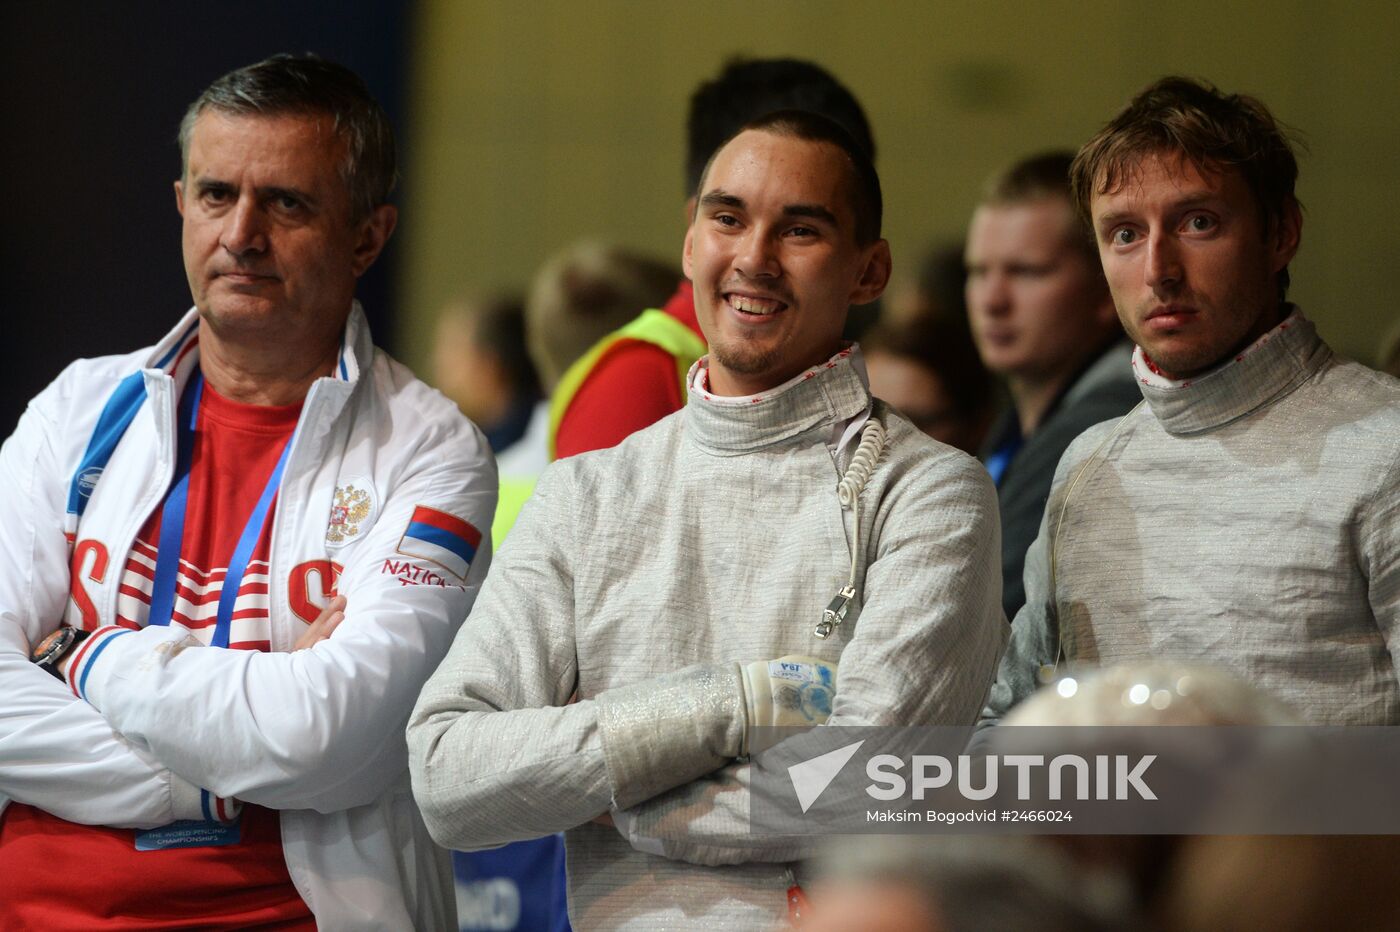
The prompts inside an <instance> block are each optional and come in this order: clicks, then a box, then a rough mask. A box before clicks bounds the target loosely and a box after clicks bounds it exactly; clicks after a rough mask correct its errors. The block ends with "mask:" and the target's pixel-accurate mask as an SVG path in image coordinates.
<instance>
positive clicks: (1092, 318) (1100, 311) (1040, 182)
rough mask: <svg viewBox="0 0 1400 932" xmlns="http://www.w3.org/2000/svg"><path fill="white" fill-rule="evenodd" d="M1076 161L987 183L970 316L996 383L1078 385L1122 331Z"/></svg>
mask: <svg viewBox="0 0 1400 932" xmlns="http://www.w3.org/2000/svg"><path fill="white" fill-rule="evenodd" d="M1072 159H1073V156H1071V155H1070V154H1069V153H1068V152H1051V153H1046V154H1043V155H1038V156H1035V157H1033V158H1029V159H1025V160H1023V161H1021V162H1018V163H1016V164H1015V165H1013V166H1012V167H1011V168H1009V169H1007V170H1006V171H1004V172H1002V173H1001V174H999V175H996V176H995V177H993V178H992V179H991V181H990V182H989V183H988V186H987V190H986V193H985V196H984V198H983V201H982V203H981V204H980V205H979V206H978V207H977V209H976V211H975V212H974V213H973V215H972V223H971V225H970V227H969V230H968V236H967V245H966V252H965V261H966V265H967V286H966V288H967V292H966V293H967V312H968V320H969V322H970V324H971V327H972V335H973V339H974V340H975V341H976V343H977V351H978V353H979V354H981V357H982V361H983V362H984V363H985V364H986V366H987V368H989V369H991V370H992V371H993V372H995V373H997V374H998V375H1003V376H1006V377H1008V378H1010V379H1019V380H1022V381H1025V382H1030V383H1037V384H1048V383H1053V382H1059V381H1062V380H1063V379H1065V378H1067V377H1069V376H1071V375H1073V374H1074V373H1075V372H1076V371H1078V370H1079V369H1080V368H1081V367H1082V366H1083V365H1084V363H1085V362H1086V360H1088V359H1089V358H1091V357H1092V356H1093V355H1096V354H1097V353H1098V352H1100V351H1101V350H1102V349H1103V346H1104V344H1105V342H1106V341H1108V340H1109V339H1110V338H1111V337H1112V336H1113V335H1114V334H1115V333H1117V332H1119V331H1118V321H1117V318H1116V315H1115V313H1114V309H1113V302H1112V300H1111V298H1110V297H1109V293H1108V287H1107V285H1106V283H1105V282H1104V278H1103V273H1102V271H1101V269H1100V268H1099V259H1098V254H1097V252H1096V250H1095V249H1094V245H1093V241H1092V240H1091V239H1090V237H1089V235H1088V232H1087V231H1086V230H1085V229H1084V227H1083V226H1082V225H1081V224H1080V222H1079V220H1078V218H1077V216H1076V215H1075V212H1074V208H1073V206H1072V204H1071V201H1070V192H1069V166H1070V162H1071V161H1072Z"/></svg>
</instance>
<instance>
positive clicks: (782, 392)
mask: <svg viewBox="0 0 1400 932" xmlns="http://www.w3.org/2000/svg"><path fill="white" fill-rule="evenodd" d="M708 366H709V358H708V357H704V358H702V359H700V360H699V361H697V362H696V363H695V365H694V366H692V367H691V369H690V375H689V376H688V378H687V384H689V385H690V387H691V388H690V397H689V399H688V401H687V404H686V407H685V418H686V428H687V430H688V432H689V434H690V436H691V437H692V438H693V439H694V441H695V443H697V444H698V445H699V446H700V448H701V449H703V450H705V451H707V452H709V453H713V454H716V455H718V456H738V455H741V454H744V453H751V452H754V451H756V450H761V449H764V448H765V447H771V446H774V445H776V444H780V443H782V442H784V441H786V440H789V439H791V438H793V437H797V436H799V435H801V434H804V433H806V432H807V431H810V430H813V429H815V428H818V427H822V428H825V429H827V430H828V431H830V430H831V429H832V425H833V424H834V425H837V426H838V427H839V428H845V427H846V425H847V424H848V422H851V421H853V420H855V419H859V418H861V416H862V415H864V414H865V413H867V412H868V411H869V409H870V404H871V401H870V389H869V388H867V387H866V386H867V380H866V378H865V365H864V362H863V361H862V360H861V357H860V349H859V347H857V346H854V345H852V346H848V347H846V348H844V349H842V350H840V351H839V352H837V353H836V355H835V356H832V357H831V358H830V359H828V360H827V361H826V362H824V363H822V364H820V365H818V366H815V367H813V368H811V369H808V370H807V371H806V372H803V373H802V374H800V375H798V376H795V377H794V378H792V379H789V380H788V381H786V382H784V383H783V384H782V385H779V386H778V387H776V388H773V389H770V390H769V391H766V392H762V393H760V394H757V395H744V396H740V397H734V396H726V395H715V394H712V393H711V392H710V391H709V390H708V388H707V386H708V382H709V379H708ZM842 433H844V431H843V430H838V431H837V433H836V437H835V438H832V443H833V445H834V444H835V443H836V439H837V438H840V437H841V434H842Z"/></svg>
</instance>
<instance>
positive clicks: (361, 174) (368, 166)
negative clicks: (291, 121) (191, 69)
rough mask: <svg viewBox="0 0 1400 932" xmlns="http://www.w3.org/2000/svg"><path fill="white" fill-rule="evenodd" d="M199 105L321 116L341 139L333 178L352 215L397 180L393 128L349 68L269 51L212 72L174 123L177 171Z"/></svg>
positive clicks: (184, 163)
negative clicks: (214, 76) (341, 158)
mask: <svg viewBox="0 0 1400 932" xmlns="http://www.w3.org/2000/svg"><path fill="white" fill-rule="evenodd" d="M205 110H217V111H218V112H220V113H224V114H228V115H230V116H264V117H270V116H282V115H286V114H306V115H311V116H328V117H330V118H331V121H332V127H333V128H334V130H335V131H336V132H337V133H338V134H340V137H341V138H342V139H344V140H345V143H346V153H345V163H344V164H343V165H342V166H341V177H342V178H343V179H344V180H345V183H346V185H347V186H348V187H349V189H350V203H351V209H352V211H353V217H354V219H355V220H362V219H364V218H365V217H367V216H369V213H370V211H372V210H373V209H374V208H376V207H378V206H379V205H381V204H384V203H386V202H388V200H389V194H390V193H391V192H392V191H393V190H394V183H395V182H396V181H397V180H398V169H397V166H396V160H395V154H394V133H393V130H391V129H390V128H389V118H388V116H387V115H386V114H385V113H384V109H383V108H382V107H380V106H379V104H378V102H377V101H375V99H374V98H373V97H371V96H370V93H369V88H367V87H366V86H365V82H364V81H362V80H360V77H359V76H358V75H356V74H355V73H354V72H353V71H351V70H350V69H349V68H346V67H344V66H343V65H337V64H335V63H334V62H330V61H326V60H325V59H323V58H320V57H319V56H316V55H311V54H306V55H274V56H272V57H271V58H266V59H263V60H262V61H260V62H257V63H256V64H252V65H247V66H246V67H243V68H239V69H237V70H235V71H230V72H229V73H228V74H226V75H224V76H223V77H221V78H219V79H218V80H217V81H215V82H214V83H213V84H211V85H209V87H208V88H206V89H205V91H204V93H202V94H200V95H199V97H198V98H197V99H196V100H195V102H194V103H192V104H190V106H189V109H188V110H186V111H185V116H184V119H182V120H181V121H180V171H181V174H182V175H183V174H184V173H185V172H186V171H188V170H189V157H190V137H191V136H192V135H193V133H194V124H195V121H196V120H197V119H199V115H200V114H201V113H203V112H204V111H205Z"/></svg>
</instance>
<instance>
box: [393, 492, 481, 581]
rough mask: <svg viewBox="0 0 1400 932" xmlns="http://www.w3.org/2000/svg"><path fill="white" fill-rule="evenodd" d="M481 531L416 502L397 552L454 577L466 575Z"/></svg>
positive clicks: (479, 541) (479, 543) (479, 539)
mask: <svg viewBox="0 0 1400 932" xmlns="http://www.w3.org/2000/svg"><path fill="white" fill-rule="evenodd" d="M480 545H481V532H480V531H478V530H477V529H476V528H474V527H472V525H471V524H469V523H468V522H466V521H463V520H462V519H461V518H458V517H456V516H455V515H450V514H447V513H446V512H443V511H438V510H437V509H435V508H426V507H424V506H423V505H419V506H418V507H417V508H414V509H413V517H411V518H409V519H408V529H407V530H405V531H404V532H403V537H402V538H401V539H400V540H399V553H401V554H403V555H404V556H409V557H418V558H419V559H423V560H427V561H429V562H430V563H435V564H437V565H438V566H440V567H442V568H443V569H445V570H447V571H448V572H449V573H451V574H452V575H453V576H456V577H457V578H458V579H462V580H465V579H466V578H467V570H469V569H470V568H471V565H472V558H473V557H475V556H476V548H477V547H479V546H480Z"/></svg>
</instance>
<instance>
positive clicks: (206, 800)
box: [170, 773, 243, 824]
mask: <svg viewBox="0 0 1400 932" xmlns="http://www.w3.org/2000/svg"><path fill="white" fill-rule="evenodd" d="M170 808H171V812H172V814H173V815H174V819H175V821H177V822H178V821H184V820H193V821H196V822H220V823H223V824H228V823H230V822H236V821H238V816H239V814H240V813H241V812H242V811H243V804H242V803H241V802H239V801H238V800H236V799H225V798H224V797H222V796H215V795H214V794H213V793H211V792H209V791H208V790H206V789H201V788H200V787H197V786H195V785H194V784H193V783H191V782H189V781H188V780H186V779H184V778H183V777H180V776H177V775H176V774H173V773H172V774H171V775H170Z"/></svg>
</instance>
